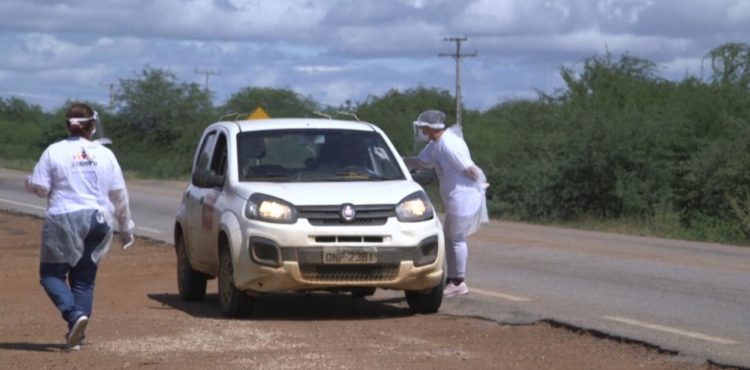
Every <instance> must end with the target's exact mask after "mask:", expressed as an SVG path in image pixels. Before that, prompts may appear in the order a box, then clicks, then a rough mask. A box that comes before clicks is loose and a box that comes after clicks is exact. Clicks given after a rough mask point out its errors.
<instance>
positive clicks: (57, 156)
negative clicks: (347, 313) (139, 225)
mask: <svg viewBox="0 0 750 370" xmlns="http://www.w3.org/2000/svg"><path fill="white" fill-rule="evenodd" d="M27 187H28V189H29V190H30V191H32V192H34V193H35V194H37V195H40V196H45V195H46V196H47V216H46V217H45V220H44V228H43V230H42V247H41V252H40V262H42V263H67V264H69V265H70V266H75V265H76V264H77V263H78V261H79V260H80V258H81V257H82V256H83V253H84V247H85V245H84V240H85V238H86V237H87V235H88V234H89V232H90V230H91V228H92V227H93V226H94V225H93V223H92V220H95V222H97V223H100V224H101V223H106V224H107V226H108V227H109V232H108V233H107V234H106V236H105V237H104V239H103V240H102V241H101V242H100V243H99V244H98V245H96V246H95V247H94V250H93V251H92V253H91V260H92V261H93V262H94V263H97V264H98V263H99V261H100V260H101V259H102V258H103V256H104V255H105V254H106V253H107V251H108V250H109V248H110V246H111V241H112V218H113V217H112V216H113V215H114V214H115V213H117V214H118V221H119V222H120V223H121V225H120V227H121V229H123V230H131V229H132V228H133V227H134V226H135V225H134V224H133V221H132V220H131V219H130V209H129V207H128V197H127V190H126V189H125V180H124V179H123V176H122V170H121V169H120V165H119V164H118V163H117V159H116V158H115V155H114V154H113V153H112V151H110V150H109V149H108V148H106V147H104V146H102V145H100V144H99V143H96V142H91V141H89V140H86V139H84V138H80V137H71V138H68V139H65V140H62V141H59V142H57V143H54V144H52V145H50V146H49V147H47V149H46V150H45V151H44V153H42V156H41V158H39V162H37V164H36V166H34V171H33V173H32V175H31V176H30V177H29V178H28V179H27ZM113 194H115V195H116V196H113ZM110 196H113V199H115V200H116V203H117V204H116V205H115V204H113V203H112V201H111V200H110V199H111V198H110ZM115 208H117V210H118V211H115Z"/></svg>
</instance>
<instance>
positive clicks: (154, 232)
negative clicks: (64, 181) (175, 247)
mask: <svg viewBox="0 0 750 370" xmlns="http://www.w3.org/2000/svg"><path fill="white" fill-rule="evenodd" d="M0 202H3V203H8V204H13V205H16V206H21V207H28V208H33V209H38V210H41V211H46V210H47V208H44V207H40V206H37V205H33V204H28V203H21V202H15V201H12V200H8V199H4V198H0ZM136 229H137V230H141V231H145V232H147V233H152V234H161V233H163V231H162V230H158V229H152V228H150V227H143V226H137V227H136Z"/></svg>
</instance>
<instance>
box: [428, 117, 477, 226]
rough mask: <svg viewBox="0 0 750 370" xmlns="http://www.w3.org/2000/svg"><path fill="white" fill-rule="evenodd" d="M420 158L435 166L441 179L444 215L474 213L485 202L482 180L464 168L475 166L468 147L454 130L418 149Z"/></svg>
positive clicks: (467, 214) (469, 214) (444, 132)
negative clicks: (468, 174)
mask: <svg viewBox="0 0 750 370" xmlns="http://www.w3.org/2000/svg"><path fill="white" fill-rule="evenodd" d="M417 159H419V160H420V161H421V162H423V163H425V164H427V165H428V166H430V167H435V170H436V172H437V176H438V180H439V182H440V198H441V199H442V200H443V205H445V213H446V215H451V216H471V215H475V214H476V213H477V211H478V210H479V209H480V207H481V206H482V204H483V203H484V192H483V189H482V186H481V185H482V184H481V183H479V182H477V181H474V180H473V179H472V178H470V177H469V176H467V175H466V172H465V171H466V169H468V168H469V167H471V166H474V161H472V160H471V154H469V147H468V146H467V145H466V142H464V141H463V140H462V139H461V138H460V137H458V136H457V135H456V134H455V133H454V132H453V131H451V130H445V131H443V135H442V136H441V137H440V138H439V139H437V140H434V141H431V142H429V143H428V144H427V146H425V147H424V149H422V151H421V152H419V155H418V156H417Z"/></svg>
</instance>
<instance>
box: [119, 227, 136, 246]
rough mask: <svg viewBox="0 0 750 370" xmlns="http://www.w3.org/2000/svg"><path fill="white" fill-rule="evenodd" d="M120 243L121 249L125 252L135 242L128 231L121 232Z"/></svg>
mask: <svg viewBox="0 0 750 370" xmlns="http://www.w3.org/2000/svg"><path fill="white" fill-rule="evenodd" d="M120 242H121V243H122V249H123V250H125V249H128V248H130V246H131V245H133V243H134V242H135V237H133V233H132V232H130V231H121V232H120Z"/></svg>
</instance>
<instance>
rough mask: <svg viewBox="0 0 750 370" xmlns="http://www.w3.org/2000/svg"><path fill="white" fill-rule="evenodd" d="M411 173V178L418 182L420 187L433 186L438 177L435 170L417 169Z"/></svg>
mask: <svg viewBox="0 0 750 370" xmlns="http://www.w3.org/2000/svg"><path fill="white" fill-rule="evenodd" d="M410 173H411V178H412V179H414V181H416V182H417V184H419V185H429V184H432V183H433V182H434V181H435V178H436V177H437V175H436V174H435V169H433V168H417V169H414V170H412V171H411V172H410Z"/></svg>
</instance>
